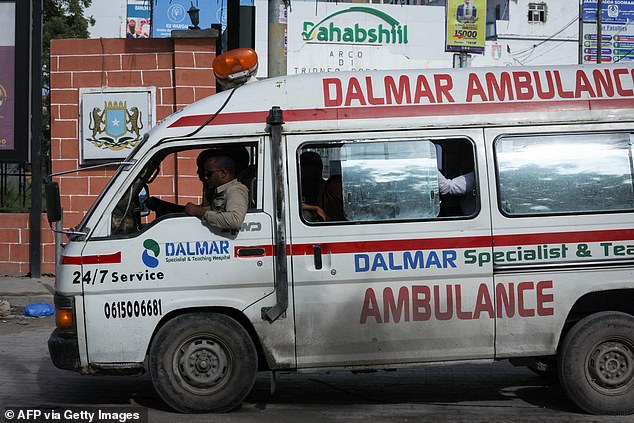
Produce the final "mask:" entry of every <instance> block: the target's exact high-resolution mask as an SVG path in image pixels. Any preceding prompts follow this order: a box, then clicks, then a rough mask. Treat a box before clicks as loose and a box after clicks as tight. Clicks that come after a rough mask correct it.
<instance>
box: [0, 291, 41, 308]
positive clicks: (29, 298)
mask: <svg viewBox="0 0 634 423" xmlns="http://www.w3.org/2000/svg"><path fill="white" fill-rule="evenodd" d="M0 298H2V299H5V300H7V301H9V304H10V305H11V307H24V306H27V305H29V304H33V303H49V304H50V305H54V304H53V295H50V294H31V295H28V294H27V295H0Z"/></svg>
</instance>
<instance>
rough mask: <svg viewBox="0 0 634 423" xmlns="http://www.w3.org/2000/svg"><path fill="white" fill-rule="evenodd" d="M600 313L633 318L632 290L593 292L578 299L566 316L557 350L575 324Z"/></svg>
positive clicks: (633, 295) (633, 291) (633, 301)
mask: <svg viewBox="0 0 634 423" xmlns="http://www.w3.org/2000/svg"><path fill="white" fill-rule="evenodd" d="M602 311H620V312H622V313H627V314H629V315H632V316H634V289H610V290H604V291H593V292H588V293H586V294H584V295H583V296H581V297H579V299H577V301H576V302H575V304H574V305H573V306H572V308H571V309H570V311H569V312H568V315H567V316H566V320H565V322H564V327H563V329H562V332H561V334H560V336H559V343H558V347H557V350H558V351H559V347H560V346H561V343H562V342H563V339H564V338H565V337H566V334H567V333H568V332H569V331H570V329H571V328H572V327H573V326H574V325H575V324H576V323H577V322H579V321H580V320H582V319H584V318H585V317H587V316H590V315H592V314H595V313H599V312H602Z"/></svg>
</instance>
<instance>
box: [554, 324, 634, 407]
mask: <svg viewBox="0 0 634 423" xmlns="http://www.w3.org/2000/svg"><path fill="white" fill-rule="evenodd" d="M558 370H559V379H560V381H561V384H562V386H563V388H564V391H565V392H566V394H567V395H568V397H569V398H570V399H571V400H572V401H574V402H575V404H577V405H578V406H579V407H580V408H582V409H584V410H585V411H587V412H589V413H592V414H612V415H626V414H632V413H634V316H632V315H629V314H626V313H620V312H602V313H596V314H593V315H591V316H588V317H586V318H585V319H583V320H581V321H580V322H578V323H577V324H576V325H575V326H574V327H573V328H572V329H571V330H570V332H568V334H567V335H566V337H565V339H564V341H563V343H562V345H561V349H560V353H559V363H558Z"/></svg>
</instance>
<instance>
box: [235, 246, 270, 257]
mask: <svg viewBox="0 0 634 423" xmlns="http://www.w3.org/2000/svg"><path fill="white" fill-rule="evenodd" d="M263 255H264V248H262V247H247V248H238V256H239V257H261V256H263Z"/></svg>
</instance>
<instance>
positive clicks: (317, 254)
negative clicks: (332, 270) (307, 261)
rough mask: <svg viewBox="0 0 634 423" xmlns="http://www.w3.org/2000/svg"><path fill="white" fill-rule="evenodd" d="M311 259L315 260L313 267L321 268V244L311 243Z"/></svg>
mask: <svg viewBox="0 0 634 423" xmlns="http://www.w3.org/2000/svg"><path fill="white" fill-rule="evenodd" d="M313 259H314V261H315V269H317V270H321V268H322V267H323V262H322V259H321V246H320V245H313Z"/></svg>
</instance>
